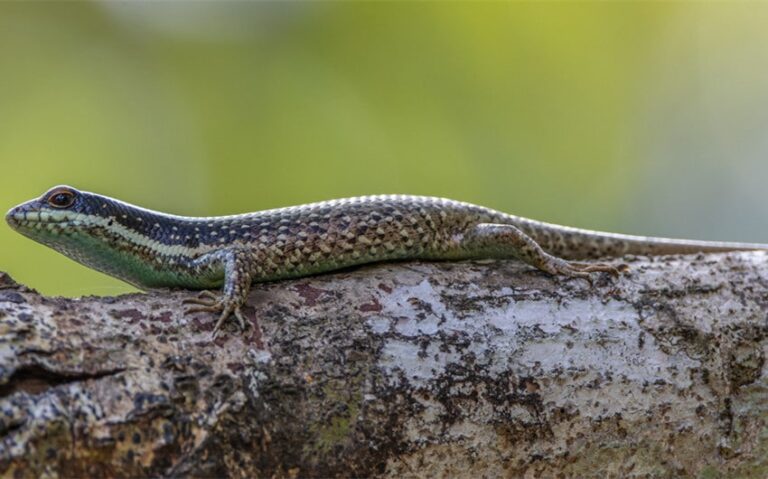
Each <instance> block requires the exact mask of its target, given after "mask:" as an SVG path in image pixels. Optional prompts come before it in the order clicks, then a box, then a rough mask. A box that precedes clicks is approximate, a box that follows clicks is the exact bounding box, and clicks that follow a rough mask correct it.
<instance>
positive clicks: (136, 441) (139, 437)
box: [131, 432, 141, 444]
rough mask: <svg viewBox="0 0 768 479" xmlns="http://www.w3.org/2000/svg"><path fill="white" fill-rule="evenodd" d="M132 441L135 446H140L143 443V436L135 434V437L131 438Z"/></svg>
mask: <svg viewBox="0 0 768 479" xmlns="http://www.w3.org/2000/svg"><path fill="white" fill-rule="evenodd" d="M131 441H133V443H134V444H140V443H141V434H139V433H138V432H134V433H133V437H132V438H131Z"/></svg>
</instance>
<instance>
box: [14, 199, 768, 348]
mask: <svg viewBox="0 0 768 479" xmlns="http://www.w3.org/2000/svg"><path fill="white" fill-rule="evenodd" d="M6 221H7V222H8V224H9V225H10V226H11V227H13V228H14V229H15V230H17V231H19V232H20V233H21V234H24V235H26V236H28V237H30V238H32V239H34V240H35V241H38V242H40V243H43V244H45V245H47V246H50V247H51V248H53V249H55V250H57V251H59V252H61V253H63V254H65V255H67V256H69V257H70V258H72V259H74V260H75V261H78V262H80V263H82V264H84V265H86V266H89V267H91V268H93V269H96V270H99V271H102V272H104V273H107V274H110V275H112V276H115V277H117V278H120V279H122V280H124V281H126V282H128V283H131V284H133V285H135V286H137V287H139V288H142V289H153V288H162V287H172V288H174V287H176V288H189V289H213V288H222V287H223V294H222V295H221V296H218V295H215V294H213V293H211V292H208V291H206V292H203V293H202V294H201V296H200V298H198V299H197V300H192V301H191V302H194V303H197V304H199V306H195V307H192V308H191V309H189V310H188V312H199V311H211V312H216V313H219V320H218V322H217V323H216V326H215V328H214V336H215V334H216V333H217V332H218V331H219V329H220V327H221V325H222V324H223V322H224V321H225V320H226V319H227V318H228V317H229V316H231V315H235V317H236V318H237V319H238V321H239V322H240V325H241V327H244V325H245V321H244V320H243V317H242V313H241V311H240V308H241V306H242V305H243V303H244V302H245V300H246V298H247V296H248V292H249V289H250V286H251V284H252V283H254V282H264V281H274V280H280V279H285V278H295V277H301V276H307V275H312V274H317V273H323V272H327V271H333V270H337V269H340V268H345V267H349V266H354V265H360V264H365V263H374V262H379V261H391V260H403V259H426V260H463V259H473V258H517V259H520V260H523V261H525V262H526V263H528V264H530V265H532V266H535V267H537V268H539V269H541V270H543V271H546V272H548V273H551V274H556V275H565V276H572V277H587V278H588V277H589V275H590V273H595V272H608V273H612V274H617V273H618V268H617V267H616V266H612V265H609V264H603V263H582V262H577V261H573V260H580V259H594V258H601V257H619V256H621V255H624V254H642V255H658V254H684V253H695V252H713V251H734V250H758V249H759V250H764V249H768V245H759V244H744V243H717V242H704V241H682V240H670V239H663V238H646V237H639V236H627V235H618V234H611V233H600V232H595V231H588V230H581V229H575V228H568V227H563V226H557V225H552V224H547V223H541V222H538V221H533V220H529V219H525V218H521V217H517V216H512V215H508V214H505V213H501V212H498V211H494V210H491V209H488V208H484V207H481V206H476V205H472V204H469V203H461V202H458V201H453V200H448V199H443V198H430V197H423V196H402V195H387V196H366V197H359V198H348V199H342V200H333V201H326V202H321V203H312V204H307V205H301V206H294V207H289V208H279V209H274V210H266V211H259V212H255V213H248V214H242V215H234V216H221V217H210V218H205V217H201V218H192V217H182V216H174V215H168V214H165V213H160V212H156V211H150V210H146V209H143V208H139V207H137V206H133V205H130V204H127V203H124V202H121V201H118V200H115V199H112V198H109V197H106V196H101V195H97V194H94V193H89V192H85V191H78V190H76V189H74V188H71V187H68V186H58V187H55V188H53V189H51V190H49V191H48V192H46V193H45V194H44V195H43V196H42V197H40V198H38V199H35V200H31V201H28V202H26V203H23V204H21V205H19V206H17V207H15V208H13V209H11V210H10V211H9V212H8V214H7V215H6Z"/></svg>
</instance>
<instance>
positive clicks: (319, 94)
mask: <svg viewBox="0 0 768 479" xmlns="http://www.w3.org/2000/svg"><path fill="white" fill-rule="evenodd" d="M767 22H768V6H766V5H760V4H751V5H750V6H748V7H747V6H744V5H735V6H732V5H726V4H698V5H697V4H684V3H680V4H664V3H655V2H654V3H637V4H632V3H620V4H612V3H594V4H593V3H543V4H535V3H500V2H499V3H494V2H489V3H439V2H427V3H361V4H348V3H297V2H284V3H256V2H254V3H247V2H217V3H207V2H103V3H101V2H94V3H85V2H83V3H71V2H62V3H48V2H44V3H21V2H11V3H2V4H0V112H2V114H1V115H0V207H1V208H2V209H3V210H6V209H8V208H10V207H11V206H13V205H15V204H17V203H20V202H22V201H26V200H28V199H30V198H32V197H34V196H37V195H39V194H41V193H42V192H43V191H45V190H46V189H48V188H49V187H51V186H53V185H56V184H61V183H66V184H71V185H72V186H75V187H78V188H82V189H86V190H90V191H94V192H99V193H103V194H106V195H109V196H112V197H116V198H120V199H123V200H125V201H128V202H131V203H135V204H139V205H143V206H146V207H149V208H152V209H157V210H162V211H166V212H169V213H176V214H185V215H214V214H216V215H220V214H230V213H240V212H245V211H252V210H258V209H265V208H272V207H277V206H285V205H290V204H297V203H304V202H309V201H317V200H323V199H330V198H336V197H344V196H353V195H364V194H377V193H409V194H423V195H435V196H446V197H451V198H455V199H459V200H465V201H470V202H473V203H477V204H482V205H486V206H490V207H493V208H496V209H500V210H503V211H507V212H510V213H514V214H519V215H523V216H528V217H533V218H536V219H540V220H544V221H550V222H555V223H560V224H567V225H572V226H579V227H584V228H591V229H601V230H613V231H621V232H626V233H636V234H649V235H658V236H697V237H699V238H700V239H724V240H741V241H768V227H766V228H764V229H760V226H759V225H758V226H755V225H754V224H753V223H754V222H753V221H750V220H749V216H748V211H750V210H749V209H747V210H746V212H745V210H744V209H739V212H740V213H739V215H732V214H728V212H729V211H730V210H729V209H728V208H726V207H723V208H722V209H721V210H718V209H717V208H716V207H714V206H713V207H708V208H704V209H705V211H706V212H707V214H701V213H700V210H701V209H702V208H701V205H702V203H706V202H708V201H709V202H711V203H712V204H713V205H715V206H717V205H723V204H725V205H728V204H729V203H728V202H729V201H731V202H733V203H736V204H743V203H748V201H745V200H744V198H745V197H746V198H748V197H749V195H752V194H753V193H751V192H752V191H755V193H754V195H755V196H757V195H759V194H760V193H762V183H758V182H757V181H756V180H754V177H755V176H758V177H759V173H755V168H762V166H760V165H759V164H758V163H757V160H756V159H757V158H762V156H761V155H762V154H763V153H765V151H764V150H761V149H760V148H765V146H761V145H762V144H761V143H759V142H758V140H759V139H760V138H762V137H763V136H764V131H763V132H761V130H760V129H759V125H761V124H762V123H761V122H762V118H764V117H763V116H760V115H759V113H760V110H759V106H758V105H759V104H760V103H761V100H762V99H766V98H768V94H767V93H766V91H764V90H765V87H764V85H765V84H766V83H765V82H764V81H763V80H764V79H768V73H766V69H765V68H764V67H763V66H762V65H768V61H766V60H768V57H766V53H765V50H766V49H765V48H763V46H764V45H765V42H766V40H768V29H765V28H764V26H765V25H766V24H768V23H767ZM753 159H754V160H753ZM739 162H747V163H749V162H753V163H754V165H753V166H754V168H753V169H752V170H751V171H752V172H753V174H752V175H743V176H739V175H736V176H731V175H726V174H724V173H723V171H728V172H732V171H742V170H740V169H739V168H738V164H739ZM766 163H768V161H766ZM750 164H751V163H750ZM766 173H768V172H766ZM681 178H682V179H683V180H685V181H681ZM685 182H690V183H691V184H690V185H689V186H684V187H683V186H681V185H684V183H685ZM702 184H703V185H704V187H703V189H697V188H696V185H702ZM685 188H688V189H685ZM750 188H754V190H752V189H750ZM712 191H717V195H718V196H715V197H713V195H712ZM729 192H732V193H729ZM696 198H700V199H696ZM754 203H757V202H754ZM754 207H755V208H758V211H759V209H762V208H761V206H760V205H759V204H756V205H755V206H754ZM740 215H745V217H743V218H742V217H741V216H740ZM715 218H725V220H723V221H720V222H717V221H716V220H715ZM0 270H4V271H8V272H10V273H11V274H12V276H13V277H15V278H16V279H17V280H19V281H21V282H24V283H26V284H28V285H30V286H32V287H35V288H37V289H39V290H40V291H42V292H44V293H49V294H62V295H84V294H99V295H105V294H116V293H120V292H126V291H131V287H130V286H128V285H126V284H124V283H121V282H119V281H118V280H115V279H112V278H109V277H107V276H105V275H102V274H99V273H96V272H94V271H91V270H89V269H87V268H85V267H83V266H80V265H78V264H76V263H75V262H73V261H71V260H69V259H67V258H65V257H63V256H61V255H59V254H57V253H55V252H54V251H52V250H49V249H47V248H45V247H43V246H41V245H39V244H36V243H34V242H32V241H30V240H28V239H26V238H24V237H22V236H21V235H18V234H16V233H14V232H13V231H12V230H11V229H10V228H8V227H7V225H4V224H3V225H0Z"/></svg>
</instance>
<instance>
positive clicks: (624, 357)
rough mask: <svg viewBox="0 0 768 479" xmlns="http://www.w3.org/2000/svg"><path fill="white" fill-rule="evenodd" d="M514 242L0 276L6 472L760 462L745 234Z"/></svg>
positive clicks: (766, 438)
mask: <svg viewBox="0 0 768 479" xmlns="http://www.w3.org/2000/svg"><path fill="white" fill-rule="evenodd" d="M624 261H628V262H629V263H630V266H631V268H630V271H629V273H627V274H625V275H623V276H622V277H620V278H618V279H614V278H610V277H607V276H606V277H602V276H601V277H597V278H596V280H595V282H594V284H593V285H590V284H589V283H588V282H586V281H584V280H579V279H567V278H553V277H551V276H548V275H546V274H544V273H541V272H539V271H536V270H533V269H531V268H529V267H527V266H525V265H522V264H520V263H518V262H515V261H498V262H494V261H488V262H458V263H418V262H416V263H398V264H385V265H376V266H371V267H366V268H360V269H356V270H348V271H343V272H339V273H336V274H329V275H323V276H316V277H312V278H305V279H299V280H294V281H284V282H279V283H273V284H262V285H255V286H254V288H253V291H252V294H251V297H250V300H249V303H248V306H247V307H246V308H245V312H246V315H247V316H248V318H250V319H251V320H255V319H256V318H258V321H259V323H260V326H261V329H260V330H258V329H257V328H251V329H249V330H247V331H245V332H244V333H239V332H235V331H234V330H230V329H228V330H227V331H226V334H223V335H221V337H219V338H217V339H216V340H215V341H210V339H209V338H210V332H211V329H212V327H213V324H214V320H215V318H213V317H209V316H206V315H204V314H198V315H194V316H186V315H184V314H183V313H182V307H181V301H182V300H183V299H184V298H188V297H190V295H191V294H192V293H190V292H184V291H173V292H162V293H152V294H132V295H125V296H119V297H114V298H113V297H106V298H97V297H86V298H82V299H63V298H48V297H45V296H41V295H39V294H37V293H36V292H34V291H33V290H30V289H28V288H26V287H24V286H21V285H17V284H15V283H13V282H12V280H10V278H9V277H7V275H0V437H2V442H1V443H0V471H1V472H2V474H3V475H5V476H9V477H16V476H19V477H37V476H39V475H43V474H47V475H50V476H61V477H73V476H89V477H94V476H120V477H124V476H130V477H148V476H150V477H163V476H168V477H179V476H189V475H192V476H201V477H211V476H217V477H220V476H229V477H329V476H341V477H352V476H355V477H360V476H382V477H401V476H421V477H435V476H450V477H498V476H505V477H518V476H520V477H551V476H561V477H627V476H630V477H681V476H682V477H686V476H687V477H735V476H738V477H765V476H767V475H768V427H767V426H766V421H767V420H768V407H767V406H766V405H767V404H768V388H767V386H768V380H767V379H766V378H768V366H766V361H765V355H766V350H767V349H768V340H767V339H766V338H767V336H768V335H767V334H766V333H767V332H768V319H767V318H768V306H767V305H768V302H766V298H768V268H767V266H768V261H766V255H765V253H759V252H757V253H732V254H724V255H699V256H680V257H663V258H625V259H624Z"/></svg>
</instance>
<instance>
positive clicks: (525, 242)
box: [460, 223, 625, 282]
mask: <svg viewBox="0 0 768 479" xmlns="http://www.w3.org/2000/svg"><path fill="white" fill-rule="evenodd" d="M460 246H461V248H462V249H463V250H464V252H465V253H467V254H468V255H470V256H476V257H486V258H517V259H520V260H522V261H524V262H526V263H528V264H530V265H531V266H534V267H536V268H538V269H540V270H542V271H546V272H547V273H550V274H553V275H563V276H571V277H577V278H585V279H587V280H590V273H596V272H606V273H610V274H612V275H618V274H619V272H620V271H621V270H622V269H624V268H625V267H624V266H623V265H620V266H613V265H610V264H606V263H584V262H579V261H568V260H565V259H562V258H558V257H557V256H553V255H551V254H549V253H547V252H546V251H544V250H543V249H542V248H541V246H539V244H538V243H536V241H534V240H533V238H531V237H530V236H528V235H526V234H525V233H523V232H522V231H521V230H520V229H518V228H517V227H515V226H512V225H505V224H494V223H481V224H478V225H475V226H474V227H472V229H471V230H470V231H469V232H468V233H466V234H465V235H464V237H463V238H462V240H461V242H460ZM590 282H591V281H590Z"/></svg>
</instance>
